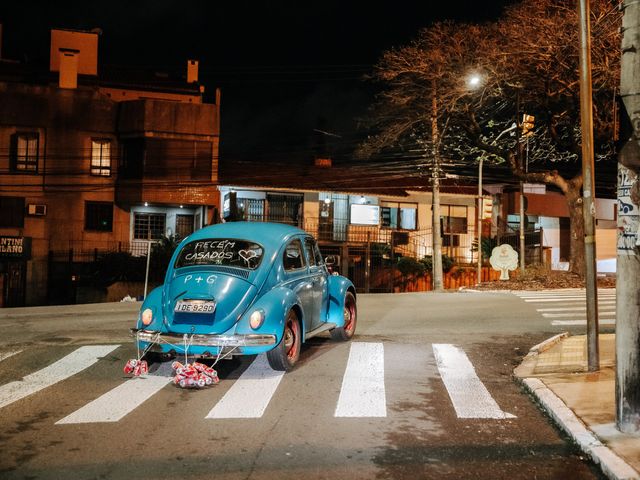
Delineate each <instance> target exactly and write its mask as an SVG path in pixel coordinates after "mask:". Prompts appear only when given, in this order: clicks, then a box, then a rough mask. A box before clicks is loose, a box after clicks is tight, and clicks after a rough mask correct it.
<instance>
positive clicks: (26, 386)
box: [0, 345, 120, 408]
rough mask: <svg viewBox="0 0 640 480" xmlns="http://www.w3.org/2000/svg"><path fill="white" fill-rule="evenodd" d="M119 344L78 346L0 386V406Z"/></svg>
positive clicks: (87, 364)
mask: <svg viewBox="0 0 640 480" xmlns="http://www.w3.org/2000/svg"><path fill="white" fill-rule="evenodd" d="M119 346H120V345H90V346H84V347H80V348H78V349H77V350H75V351H73V352H71V353H70V354H69V355H67V356H66V357H63V358H61V359H60V360H58V361H57V362H54V363H52V364H51V365H49V366H48V367H45V368H43V369H42V370H38V371H37V372H34V373H31V374H29V375H27V376H25V377H24V378H23V379H22V380H18V381H16V382H10V383H7V384H6V385H2V386H1V387H0V408H2V407H5V406H7V405H9V404H11V403H13V402H15V401H17V400H20V399H22V398H24V397H26V396H29V395H31V394H33V393H36V392H38V391H40V390H42V389H43V388H47V387H50V386H51V385H54V384H56V383H58V382H60V381H62V380H65V379H67V378H69V377H71V376H73V375H75V374H76V373H79V372H81V371H82V370H84V369H85V368H87V367H90V366H91V365H93V364H94V363H96V362H97V361H98V360H100V358H102V357H104V356H105V355H108V354H109V353H111V352H113V351H114V350H115V349H116V348H118V347H119Z"/></svg>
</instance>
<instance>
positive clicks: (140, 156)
mask: <svg viewBox="0 0 640 480" xmlns="http://www.w3.org/2000/svg"><path fill="white" fill-rule="evenodd" d="M98 47H99V33H98V32H93V31H91V32H87V31H70V30H52V31H51V45H50V64H49V66H48V69H47V68H39V67H38V66H33V65H29V64H23V63H19V62H15V61H8V60H0V292H1V295H0V307H8V306H22V305H40V304H45V303H67V302H69V301H72V300H73V299H72V298H70V297H71V296H72V295H73V292H74V287H75V283H74V282H76V280H77V278H75V275H74V272H73V269H70V268H68V265H72V264H73V263H74V262H75V261H76V260H77V259H78V257H79V256H82V255H84V256H86V255H91V254H92V252H94V253H95V252H98V251H105V250H120V251H129V252H132V253H134V254H135V253H140V252H141V253H145V252H146V250H147V245H148V243H149V242H153V241H156V240H158V239H159V238H162V237H163V236H166V235H174V234H177V235H180V236H184V235H188V234H189V233H191V232H192V231H194V229H198V228H200V227H202V226H203V225H206V224H208V223H210V222H212V221H213V219H215V218H217V217H218V214H217V211H218V208H219V201H218V198H219V193H218V191H217V188H216V184H217V180H218V148H219V138H220V102H219V99H220V95H219V92H216V95H214V97H215V101H214V102H213V103H205V101H204V93H205V92H204V86H203V85H201V84H200V82H199V81H198V62H197V61H194V60H189V61H187V62H185V68H184V72H183V73H182V74H181V75H178V76H176V78H173V77H171V76H170V75H166V74H158V73H156V72H140V71H133V70H121V69H120V70H116V69H109V68H106V67H102V66H101V65H100V64H99V50H98ZM60 258H63V259H64V260H65V261H63V262H61V261H59V259H60ZM65 265H67V266H65Z"/></svg>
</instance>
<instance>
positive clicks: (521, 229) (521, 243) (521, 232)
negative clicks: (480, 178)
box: [516, 89, 527, 274]
mask: <svg viewBox="0 0 640 480" xmlns="http://www.w3.org/2000/svg"><path fill="white" fill-rule="evenodd" d="M519 122H520V89H518V91H517V94H516V139H517V142H516V145H517V147H516V148H517V152H518V163H519V168H520V170H521V171H522V172H524V170H525V169H524V161H523V160H522V145H521V141H520V140H521V139H522V124H521V123H519ZM524 213H525V212H524V180H523V179H522V178H520V210H519V218H520V222H519V229H518V230H519V232H518V246H519V248H518V249H519V250H520V274H523V273H524V269H525V254H526V248H527V247H526V244H525V241H524V229H525V222H524Z"/></svg>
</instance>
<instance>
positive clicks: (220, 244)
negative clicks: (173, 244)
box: [132, 222, 357, 370]
mask: <svg viewBox="0 0 640 480" xmlns="http://www.w3.org/2000/svg"><path fill="white" fill-rule="evenodd" d="M356 320H357V310H356V291H355V287H354V286H353V283H351V281H349V280H348V279H347V278H345V277H342V276H339V275H331V274H329V272H328V271H327V268H326V266H325V263H324V261H323V259H322V256H321V254H320V250H319V248H318V245H317V243H316V241H315V239H314V238H313V237H312V236H311V235H309V234H308V233H306V232H304V231H303V230H300V229H298V228H295V227H291V226H288V225H283V224H276V223H253V222H233V223H224V224H220V225H213V226H209V227H205V228H203V229H201V230H198V231H197V232H195V233H193V234H192V235H190V236H188V237H187V238H185V239H184V240H183V241H182V242H181V243H180V245H179V246H178V248H176V251H175V252H174V254H173V256H172V258H171V261H170V263H169V267H168V268H167V273H166V276H165V280H164V285H163V286H161V287H158V288H156V289H154V290H153V291H152V292H151V293H150V294H149V295H148V296H147V298H146V299H145V301H144V303H143V304H142V308H141V309H140V314H139V316H138V321H137V325H136V328H134V329H132V332H133V333H134V335H135V337H136V343H137V346H138V348H139V350H140V351H141V352H154V353H156V354H164V355H168V356H171V355H176V354H188V355H193V356H197V357H204V358H207V357H209V358H218V359H220V358H228V357H229V356H233V355H256V354H259V353H263V352H266V354H267V358H268V360H269V364H270V365H271V367H272V368H273V369H275V370H290V369H291V368H293V366H294V365H295V364H296V362H297V360H298V358H299V356H300V348H301V345H302V343H303V342H304V341H305V340H307V339H309V338H311V337H313V336H315V335H318V334H320V333H322V332H326V331H329V332H330V334H331V337H332V338H334V339H336V340H343V341H344V340H350V339H351V338H352V337H353V335H354V333H355V329H356Z"/></svg>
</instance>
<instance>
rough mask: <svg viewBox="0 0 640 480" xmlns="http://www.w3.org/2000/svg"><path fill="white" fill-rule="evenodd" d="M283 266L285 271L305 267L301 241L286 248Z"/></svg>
mask: <svg viewBox="0 0 640 480" xmlns="http://www.w3.org/2000/svg"><path fill="white" fill-rule="evenodd" d="M282 264H283V265H284V269H285V270H296V269H299V268H303V267H304V265H305V262H304V254H303V253H302V244H301V243H300V240H297V239H296V240H293V241H291V242H290V243H289V244H288V245H287V246H286V248H285V249H284V255H283V257H282Z"/></svg>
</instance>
